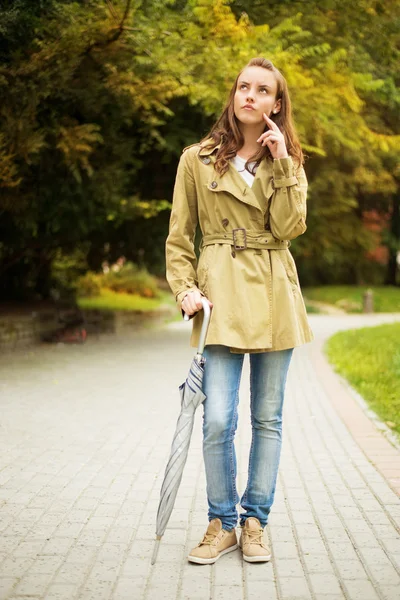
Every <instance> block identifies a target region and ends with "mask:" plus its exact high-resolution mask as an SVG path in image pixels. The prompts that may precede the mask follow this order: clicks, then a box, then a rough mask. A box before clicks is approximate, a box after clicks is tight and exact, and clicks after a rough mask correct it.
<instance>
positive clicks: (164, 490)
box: [151, 298, 211, 565]
mask: <svg viewBox="0 0 400 600" xmlns="http://www.w3.org/2000/svg"><path fill="white" fill-rule="evenodd" d="M201 302H202V304H203V310H204V318H203V325H202V328H201V333H200V338H199V345H198V348H197V354H196V356H195V357H194V358H193V361H192V364H191V366H190V371H189V374H188V376H187V379H186V381H185V382H184V383H182V384H181V385H180V386H179V392H180V396H181V412H180V414H179V417H178V421H177V424H176V429H175V434H174V438H173V440H172V446H171V452H170V457H169V460H168V464H167V466H166V469H165V474H164V480H163V483H162V486H161V491H160V502H159V505H158V511H157V522H156V541H155V544H154V550H153V556H152V559H151V564H152V565H154V563H155V562H156V558H157V553H158V548H159V545H160V540H161V538H162V536H163V535H164V532H165V529H166V527H167V523H168V521H169V518H170V516H171V513H172V510H173V508H174V504H175V499H176V495H177V493H178V489H179V485H180V483H181V479H182V474H183V469H184V466H185V464H186V459H187V456H188V451H189V446H190V438H191V436H192V431H193V425H194V416H195V412H196V409H197V407H198V406H199V405H200V404H201V403H202V402H203V401H204V400H205V398H206V396H205V395H204V393H203V391H202V385H203V375H204V364H205V358H204V357H203V351H204V346H205V340H206V336H207V330H208V325H209V322H210V316H211V309H210V305H209V304H208V301H207V300H206V299H205V298H202V299H201ZM185 318H186V315H185Z"/></svg>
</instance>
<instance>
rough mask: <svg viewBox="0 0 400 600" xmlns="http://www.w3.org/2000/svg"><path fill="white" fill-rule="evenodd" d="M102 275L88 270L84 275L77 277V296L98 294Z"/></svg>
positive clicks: (83, 296) (88, 296)
mask: <svg viewBox="0 0 400 600" xmlns="http://www.w3.org/2000/svg"><path fill="white" fill-rule="evenodd" d="M101 278H102V275H97V274H96V273H93V272H92V271H88V272H87V273H86V275H83V276H82V277H79V279H78V280H77V284H76V292H77V296H78V297H79V298H93V297H94V296H100V292H101Z"/></svg>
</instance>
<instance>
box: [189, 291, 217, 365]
mask: <svg viewBox="0 0 400 600" xmlns="http://www.w3.org/2000/svg"><path fill="white" fill-rule="evenodd" d="M201 303H202V305H203V310H204V317H203V324H202V326H201V331H200V337H199V345H198V347H197V354H203V352H204V346H205V342H206V337H207V331H208V326H209V324H210V316H211V307H210V305H209V303H208V300H206V299H205V298H201ZM183 318H184V320H185V321H189V315H187V314H186V313H185V314H184V317H183Z"/></svg>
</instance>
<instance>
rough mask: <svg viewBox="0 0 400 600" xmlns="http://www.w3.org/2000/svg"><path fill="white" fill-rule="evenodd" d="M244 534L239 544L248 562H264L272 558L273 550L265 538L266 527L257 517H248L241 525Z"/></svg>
mask: <svg viewBox="0 0 400 600" xmlns="http://www.w3.org/2000/svg"><path fill="white" fill-rule="evenodd" d="M241 530H242V535H241V536H240V540H239V546H240V548H241V549H242V552H243V558H244V560H246V561H247V562H263V561H267V560H271V550H270V548H269V546H268V544H267V543H266V542H265V540H264V529H263V527H261V523H260V521H259V520H258V519H256V518H255V517H248V518H247V519H246V521H245V523H244V525H241Z"/></svg>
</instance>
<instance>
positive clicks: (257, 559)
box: [243, 554, 271, 562]
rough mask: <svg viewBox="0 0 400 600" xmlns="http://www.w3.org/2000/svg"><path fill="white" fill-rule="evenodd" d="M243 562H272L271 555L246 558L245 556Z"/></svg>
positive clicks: (244, 555)
mask: <svg viewBox="0 0 400 600" xmlns="http://www.w3.org/2000/svg"><path fill="white" fill-rule="evenodd" d="M243 560H245V561H247V562H267V561H269V560H271V554H269V555H268V556H246V554H243Z"/></svg>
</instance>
